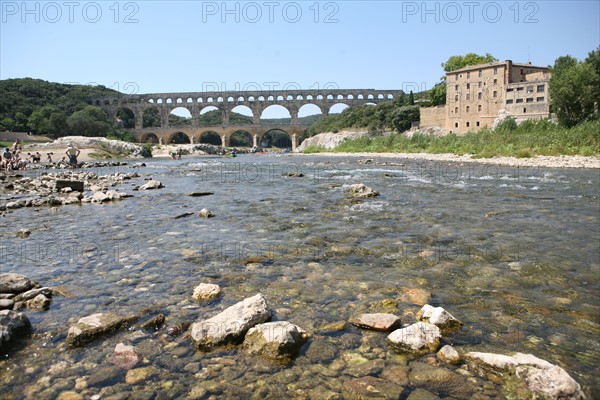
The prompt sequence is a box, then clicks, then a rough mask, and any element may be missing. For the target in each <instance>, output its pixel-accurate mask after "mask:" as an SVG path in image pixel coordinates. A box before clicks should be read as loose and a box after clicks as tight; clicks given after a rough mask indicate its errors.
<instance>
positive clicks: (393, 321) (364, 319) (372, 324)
mask: <svg viewBox="0 0 600 400" xmlns="http://www.w3.org/2000/svg"><path fill="white" fill-rule="evenodd" d="M350 323H351V324H352V325H356V326H358V327H359V328H365V329H372V330H375V331H381V332H390V331H393V330H394V329H396V328H399V327H400V317H398V316H396V315H394V314H384V313H376V314H361V315H358V316H355V317H352V318H350Z"/></svg>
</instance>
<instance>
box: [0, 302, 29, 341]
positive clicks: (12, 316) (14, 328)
mask: <svg viewBox="0 0 600 400" xmlns="http://www.w3.org/2000/svg"><path fill="white" fill-rule="evenodd" d="M30 329H31V323H30V322H29V318H27V316H26V315H25V314H23V313H19V312H16V311H12V310H2V311H0V349H2V348H5V347H8V345H9V344H10V342H12V341H13V340H14V339H15V337H17V336H20V335H22V334H24V333H26V332H28V331H29V330H30Z"/></svg>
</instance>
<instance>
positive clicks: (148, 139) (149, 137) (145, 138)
mask: <svg viewBox="0 0 600 400" xmlns="http://www.w3.org/2000/svg"><path fill="white" fill-rule="evenodd" d="M139 140H140V143H155V144H158V143H160V140H159V139H158V136H156V134H154V133H152V132H146V133H143V134H142V135H141V136H140V139H139Z"/></svg>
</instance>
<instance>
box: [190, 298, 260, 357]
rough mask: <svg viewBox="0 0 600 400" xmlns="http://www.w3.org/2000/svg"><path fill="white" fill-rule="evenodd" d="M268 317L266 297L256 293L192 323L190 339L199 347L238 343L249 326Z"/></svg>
mask: <svg viewBox="0 0 600 400" xmlns="http://www.w3.org/2000/svg"><path fill="white" fill-rule="evenodd" d="M270 318H271V311H270V310H269V309H268V307H267V299H265V297H264V296H263V295H262V294H260V293H258V294H256V295H254V296H252V297H249V298H247V299H244V300H242V301H240V302H239V303H237V304H234V305H232V306H231V307H229V308H227V309H225V310H224V311H222V312H221V313H219V314H217V315H215V316H214V317H212V318H209V319H207V320H204V321H199V322H196V323H194V324H193V325H192V339H193V340H194V343H195V344H196V345H197V346H198V347H200V348H210V347H215V346H220V345H224V344H229V343H240V342H241V341H242V340H243V337H244V335H245V334H246V332H248V330H249V329H250V328H252V327H253V326H255V325H258V324H261V323H263V322H266V321H268V320H269V319H270Z"/></svg>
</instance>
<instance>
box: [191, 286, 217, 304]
mask: <svg viewBox="0 0 600 400" xmlns="http://www.w3.org/2000/svg"><path fill="white" fill-rule="evenodd" d="M219 294H221V287H220V286H219V285H215V284H212V283H201V284H199V285H198V286H196V287H195V288H194V294H193V295H192V297H193V298H194V299H196V300H208V299H214V298H215V297H218V296H219Z"/></svg>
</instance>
